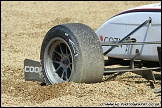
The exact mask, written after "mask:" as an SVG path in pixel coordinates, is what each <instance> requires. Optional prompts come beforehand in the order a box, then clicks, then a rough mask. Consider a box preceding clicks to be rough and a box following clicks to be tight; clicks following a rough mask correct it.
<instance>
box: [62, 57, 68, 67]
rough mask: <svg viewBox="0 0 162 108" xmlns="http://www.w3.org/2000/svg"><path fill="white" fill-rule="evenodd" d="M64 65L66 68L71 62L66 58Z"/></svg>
mask: <svg viewBox="0 0 162 108" xmlns="http://www.w3.org/2000/svg"><path fill="white" fill-rule="evenodd" d="M63 64H64V65H65V66H68V64H69V60H68V58H64V60H63Z"/></svg>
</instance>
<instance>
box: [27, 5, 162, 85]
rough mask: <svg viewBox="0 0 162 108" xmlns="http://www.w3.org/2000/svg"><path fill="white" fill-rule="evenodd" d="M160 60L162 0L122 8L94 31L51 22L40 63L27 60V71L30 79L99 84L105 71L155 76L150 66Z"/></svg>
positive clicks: (88, 28)
mask: <svg viewBox="0 0 162 108" xmlns="http://www.w3.org/2000/svg"><path fill="white" fill-rule="evenodd" d="M104 56H108V60H105V59H104ZM160 59H161V3H157V4H149V5H144V6H139V7H136V8H132V9H128V10H126V11H123V12H121V13H119V14H117V15H115V16H113V17H111V18H109V19H108V20H107V21H106V22H105V23H103V24H102V25H101V26H100V27H99V28H98V29H97V30H96V31H95V32H94V31H93V30H92V29H91V28H90V27H89V26H87V25H85V24H82V23H65V24H60V25H56V26H54V27H52V28H51V29H50V30H49V31H48V32H47V34H46V35H45V37H44V39H43V42H42V45H41V51H40V62H39V61H34V60H30V59H25V61H24V76H25V80H26V81H41V82H44V83H45V84H46V85H51V84H55V83H60V82H69V81H73V82H76V83H96V82H101V81H102V77H103V75H104V74H110V73H114V72H127V71H131V72H136V73H137V74H140V75H142V76H143V77H145V78H147V79H149V80H155V77H154V74H153V73H152V70H156V69H161V60H160ZM124 61H129V64H128V66H125V67H124V68H119V69H106V68H105V65H110V64H111V65H112V64H116V63H118V62H124ZM136 62H138V63H137V64H141V63H147V62H154V63H158V64H159V66H153V67H147V68H141V67H142V66H141V65H139V66H138V65H136Z"/></svg>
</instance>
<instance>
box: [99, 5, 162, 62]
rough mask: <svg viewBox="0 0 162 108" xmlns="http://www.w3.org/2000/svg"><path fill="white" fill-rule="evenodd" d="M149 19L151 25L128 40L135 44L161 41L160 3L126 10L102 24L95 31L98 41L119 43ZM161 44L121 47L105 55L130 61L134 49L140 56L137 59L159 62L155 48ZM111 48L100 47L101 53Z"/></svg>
mask: <svg viewBox="0 0 162 108" xmlns="http://www.w3.org/2000/svg"><path fill="white" fill-rule="evenodd" d="M149 17H151V19H152V22H151V24H147V25H145V26H144V27H142V28H141V29H139V30H138V31H137V32H135V33H134V34H133V35H131V36H130V38H135V39H136V42H152V41H161V3H158V4H150V5H145V6H140V7H137V8H132V9H129V10H126V11H124V12H122V13H120V14H118V15H115V16H113V17H112V18H110V19H109V20H107V21H106V22H105V23H104V24H102V25H101V26H100V27H99V29H98V30H97V31H96V34H97V35H98V37H99V39H100V41H105V42H107V41H119V40H121V39H122V38H124V37H125V36H126V35H127V34H129V33H130V32H131V31H133V30H134V29H135V28H137V27H138V26H139V25H140V24H142V23H143V22H144V21H146V20H148V19H149ZM158 46H159V47H161V44H145V45H122V46H118V47H116V48H115V49H113V50H112V51H111V52H109V53H108V54H107V56H109V57H114V58H125V59H130V58H132V57H133V56H134V55H135V53H136V52H135V51H136V49H138V50H139V52H140V55H139V56H138V57H137V59H140V60H146V61H159V60H158V53H157V47H158ZM110 47H111V46H102V48H103V52H105V51H106V50H107V49H109V48H110Z"/></svg>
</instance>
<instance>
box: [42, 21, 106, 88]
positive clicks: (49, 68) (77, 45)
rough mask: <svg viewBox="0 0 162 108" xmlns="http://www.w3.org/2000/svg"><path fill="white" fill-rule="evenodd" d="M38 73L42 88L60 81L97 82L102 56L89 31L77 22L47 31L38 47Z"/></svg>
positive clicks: (101, 73) (102, 61) (93, 34)
mask: <svg viewBox="0 0 162 108" xmlns="http://www.w3.org/2000/svg"><path fill="white" fill-rule="evenodd" d="M40 59H41V64H42V74H43V77H44V79H45V83H46V85H50V84H54V83H60V82H67V81H73V82H79V83H81V82H83V83H94V82H101V81H102V77H103V72H104V56H103V51H102V48H101V45H100V41H99V39H98V37H97V35H96V34H95V32H93V30H92V29H91V28H90V27H88V26H86V25H84V24H80V23H68V24H62V25H57V26H54V27H53V28H51V29H50V30H49V31H48V32H47V34H46V36H45V38H44V40H43V42H42V46H41V54H40Z"/></svg>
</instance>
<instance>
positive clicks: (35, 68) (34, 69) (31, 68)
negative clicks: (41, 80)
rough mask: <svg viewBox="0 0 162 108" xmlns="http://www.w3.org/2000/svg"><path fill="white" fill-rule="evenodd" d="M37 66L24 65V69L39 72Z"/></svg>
mask: <svg viewBox="0 0 162 108" xmlns="http://www.w3.org/2000/svg"><path fill="white" fill-rule="evenodd" d="M39 70H40V69H39V67H34V66H25V68H24V71H25V72H35V73H39Z"/></svg>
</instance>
